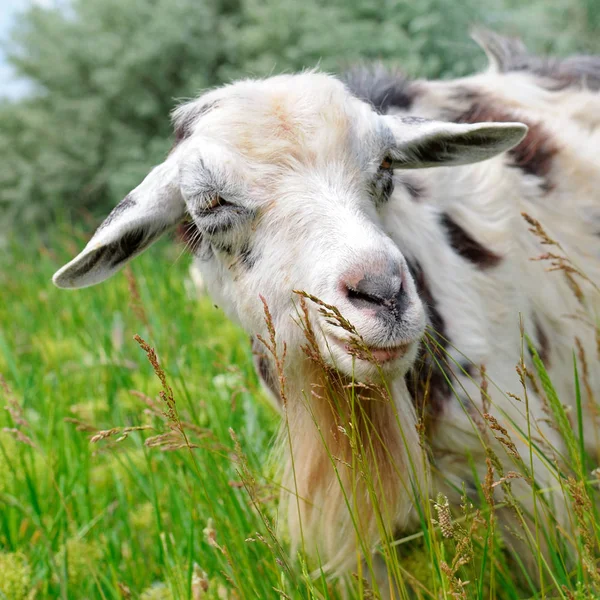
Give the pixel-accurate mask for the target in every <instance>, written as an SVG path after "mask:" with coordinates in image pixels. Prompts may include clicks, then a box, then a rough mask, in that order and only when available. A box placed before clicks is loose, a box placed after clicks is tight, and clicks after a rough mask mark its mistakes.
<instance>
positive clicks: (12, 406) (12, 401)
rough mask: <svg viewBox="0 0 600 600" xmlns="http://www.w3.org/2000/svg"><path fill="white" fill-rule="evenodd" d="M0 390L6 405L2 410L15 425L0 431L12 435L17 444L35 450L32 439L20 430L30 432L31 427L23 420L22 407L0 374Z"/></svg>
mask: <svg viewBox="0 0 600 600" xmlns="http://www.w3.org/2000/svg"><path fill="white" fill-rule="evenodd" d="M0 388H1V389H2V391H3V392H4V395H5V396H6V403H7V404H6V406H5V407H4V408H5V409H6V411H7V412H8V414H9V415H10V417H11V419H12V421H13V424H14V425H15V427H4V428H3V430H2V431H4V432H5V433H8V434H9V435H12V437H13V438H14V439H15V440H17V442H20V443H21V444H25V445H26V446H30V447H31V448H36V447H37V446H36V444H35V442H34V441H33V439H32V438H31V437H30V435H28V434H27V433H25V432H24V431H22V429H21V428H23V429H29V431H30V432H31V426H30V424H29V422H28V421H27V419H26V418H25V413H24V412H23V408H22V406H21V405H20V404H19V402H18V401H17V399H16V398H15V396H14V394H13V393H12V390H11V389H10V386H9V385H8V382H7V381H6V379H4V377H3V376H2V375H1V374H0Z"/></svg>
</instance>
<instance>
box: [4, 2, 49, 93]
mask: <svg viewBox="0 0 600 600" xmlns="http://www.w3.org/2000/svg"><path fill="white" fill-rule="evenodd" d="M33 4H37V5H40V6H52V5H53V4H54V1H53V0H0V97H9V98H19V97H21V96H23V95H24V94H26V93H27V91H28V90H29V85H28V83H27V82H26V81H22V80H19V79H18V78H17V77H16V75H15V73H14V72H13V70H12V68H11V66H10V65H9V64H8V62H7V60H6V49H7V48H6V46H7V39H8V34H9V32H10V29H11V27H12V25H13V24H14V22H15V18H16V16H17V15H18V14H19V12H21V11H24V10H26V9H27V8H28V7H29V6H31V5H33Z"/></svg>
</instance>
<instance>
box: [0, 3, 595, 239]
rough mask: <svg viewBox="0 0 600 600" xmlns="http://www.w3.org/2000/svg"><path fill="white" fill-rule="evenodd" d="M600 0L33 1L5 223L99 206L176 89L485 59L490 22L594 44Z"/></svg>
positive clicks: (148, 149)
mask: <svg viewBox="0 0 600 600" xmlns="http://www.w3.org/2000/svg"><path fill="white" fill-rule="evenodd" d="M596 4H597V3H596V2H595V0H559V1H558V2H553V3H549V2H546V1H545V0H536V1H535V2H533V3H527V4H522V3H520V2H516V1H515V0H503V1H502V2H500V3H498V2H496V1H494V2H492V0H484V1H483V2H482V1H480V0H463V1H462V2H460V3H451V2H448V0H421V1H419V2H412V1H410V0H366V1H365V0H351V1H350V0H329V1H328V2H324V1H323V0H306V1H303V2H297V1H296V0H175V1H174V0H131V1H129V0H128V1H127V2H122V1H120V0H102V1H98V0H72V2H70V3H69V4H67V5H66V6H65V5H60V8H49V9H48V8H40V7H39V6H34V7H32V8H30V9H29V10H27V11H26V12H25V13H24V14H23V15H22V17H21V19H20V21H19V23H18V25H17V27H16V28H15V30H14V32H13V34H12V39H11V42H10V44H8V46H7V47H8V50H9V52H10V56H11V60H12V63H13V65H14V66H15V68H16V70H17V72H18V73H19V74H20V75H22V76H24V77H26V78H28V79H29V80H30V81H31V82H32V83H33V85H34V90H35V92H34V94H33V96H32V97H29V98H26V99H24V100H22V101H20V102H16V103H9V102H4V103H3V104H0V162H1V163H2V165H3V168H2V169H0V210H1V211H2V214H3V219H2V223H1V224H0V227H7V226H13V227H18V228H20V230H21V231H26V230H28V228H29V226H30V225H31V224H42V225H43V224H45V223H46V222H47V221H48V219H49V218H50V217H51V216H52V215H54V214H56V213H58V214H61V215H62V214H64V213H65V212H67V213H76V214H78V215H80V214H81V213H82V211H92V212H94V213H96V212H106V211H107V210H108V208H109V207H112V206H113V205H114V204H116V203H117V202H118V200H120V199H121V198H122V197H123V196H124V195H125V194H126V193H127V192H128V191H129V190H130V189H131V188H132V187H134V186H135V185H137V183H139V181H140V180H141V179H142V177H143V176H144V175H145V174H146V173H147V171H148V169H149V167H150V166H151V165H153V164H156V163H157V162H159V161H160V160H162V158H163V157H164V155H165V153H166V152H167V150H168V148H169V145H170V135H171V132H170V125H169V119H168V115H169V112H170V111H171V109H172V108H173V107H174V106H175V104H176V100H177V99H181V98H185V97H191V96H194V95H196V94H197V93H198V92H199V91H200V90H201V89H204V88H206V87H209V86H212V85H215V84H219V83H223V82H226V81H229V80H230V79H232V78H237V77H244V76H249V75H252V76H264V75H269V74H271V73H274V72H282V71H288V72H289V71H294V70H298V69H301V68H304V67H313V66H315V65H317V64H319V65H320V66H321V67H322V68H323V69H326V70H332V71H339V70H340V69H343V68H345V67H347V66H348V65H350V64H353V63H356V62H357V61H362V60H382V61H383V62H385V63H387V64H391V65H397V66H399V67H400V68H402V69H403V70H404V71H406V72H407V73H409V74H411V75H413V76H419V77H438V76H441V75H462V74H465V73H467V72H469V71H471V70H472V69H473V68H474V67H476V66H481V65H482V64H483V57H482V54H481V52H480V51H478V50H477V48H476V47H475V45H474V44H473V43H472V42H471V41H470V40H469V38H468V30H469V27H470V26H471V25H472V24H474V23H486V24H488V25H490V26H492V27H495V28H496V29H499V30H503V31H506V32H508V33H518V34H520V35H522V37H523V38H524V39H525V40H527V41H528V42H530V43H531V45H532V48H533V49H535V50H543V51H550V52H558V53H566V52H573V51H576V50H580V51H592V52H593V51H596V52H597V51H599V50H600V42H599V41H598V40H599V39H600V36H598V35H597V31H598V25H599V24H600V10H598V9H597V7H596Z"/></svg>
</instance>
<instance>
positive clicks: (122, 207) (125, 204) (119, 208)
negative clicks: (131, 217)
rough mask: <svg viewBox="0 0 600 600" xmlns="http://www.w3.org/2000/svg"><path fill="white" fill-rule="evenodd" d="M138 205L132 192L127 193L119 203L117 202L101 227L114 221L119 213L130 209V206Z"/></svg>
mask: <svg viewBox="0 0 600 600" xmlns="http://www.w3.org/2000/svg"><path fill="white" fill-rule="evenodd" d="M135 205H136V201H135V199H134V197H133V196H132V195H131V194H127V196H125V198H123V200H121V202H119V204H117V205H116V206H115V207H114V208H113V209H112V210H111V211H110V213H109V214H108V216H107V217H106V219H104V221H103V222H102V224H101V225H100V227H99V229H103V228H104V227H106V226H107V225H109V224H110V223H112V222H113V221H114V220H115V219H116V218H117V217H118V216H119V215H121V214H123V213H124V212H126V211H128V210H129V209H130V208H133V207H134V206H135Z"/></svg>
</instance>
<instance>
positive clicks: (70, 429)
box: [0, 224, 600, 600]
mask: <svg viewBox="0 0 600 600" xmlns="http://www.w3.org/2000/svg"><path fill="white" fill-rule="evenodd" d="M89 230H90V231H91V230H92V226H91V224H90V226H89ZM85 240H86V234H84V233H80V230H79V229H76V230H75V231H74V230H73V228H71V227H68V226H64V225H63V226H61V227H60V228H59V230H58V231H57V232H55V233H54V234H52V235H50V236H49V237H47V238H45V239H43V240H42V238H40V237H37V236H36V235H35V234H32V236H31V239H29V240H28V242H27V244H24V243H22V242H21V243H17V242H15V243H9V245H8V246H7V247H6V248H4V250H3V251H2V253H1V255H0V375H1V377H2V378H1V379H0V405H1V406H3V407H4V406H6V410H2V411H1V412H0V598H4V599H7V600H24V599H34V598H35V599H45V598H60V599H64V600H66V599H72V598H74V599H84V598H94V599H95V598H98V599H117V598H136V599H137V598H140V599H142V600H159V599H161V600H163V599H164V600H166V599H177V600H179V599H192V600H198V599H199V598H219V599H229V598H231V599H233V598H236V599H246V598H248V599H251V598H252V599H254V598H259V599H262V598H265V599H268V598H282V599H287V598H293V599H300V598H303V599H304V598H306V599H308V598H318V599H325V598H341V597H342V596H343V594H344V593H346V594H347V595H348V597H351V598H354V597H356V598H361V599H362V598H364V599H367V598H379V597H382V596H381V594H383V592H384V590H378V589H377V585H376V583H373V582H371V583H370V582H369V578H368V576H367V573H364V572H362V568H361V565H360V561H358V562H357V567H356V569H355V573H354V574H353V575H352V576H351V577H349V579H348V580H347V581H345V582H335V581H334V582H329V581H326V580H325V578H324V577H319V576H318V574H317V576H316V577H315V576H314V573H312V572H311V571H312V569H314V567H315V565H314V564H312V565H310V564H308V563H307V562H306V561H305V559H304V557H303V556H302V555H300V556H290V555H289V553H288V547H287V542H286V539H285V533H284V534H283V535H279V534H278V533H277V531H276V529H277V527H276V525H277V501H278V495H279V489H278V484H277V469H276V468H275V464H274V461H273V460H272V459H271V458H270V450H271V448H272V444H273V439H274V436H275V434H276V431H277V426H278V421H279V417H278V415H277V412H276V411H275V409H274V408H273V407H272V405H271V404H270V402H269V400H268V399H267V397H266V396H265V394H264V392H263V391H262V390H261V388H260V385H259V384H258V382H257V378H256V375H255V373H254V369H253V366H252V354H251V350H250V343H249V340H248V338H247V336H246V335H245V334H244V333H243V332H242V331H241V330H240V329H238V328H237V327H236V326H234V325H232V324H231V323H230V322H229V321H228V320H227V319H226V317H225V315H224V314H223V312H222V311H221V310H220V309H219V308H218V307H215V306H214V305H213V304H212V302H211V301H210V300H209V299H208V298H206V297H202V298H198V297H197V293H196V291H195V289H194V287H193V285H192V282H191V280H190V278H189V274H188V268H189V263H190V257H189V256H188V255H186V254H185V253H183V252H182V248H181V246H179V245H177V244H175V243H174V242H173V241H169V240H165V241H164V242H161V243H159V244H157V245H156V246H155V247H153V248H152V249H151V250H150V251H148V252H147V253H145V254H144V255H143V256H142V257H140V258H138V259H137V260H135V261H134V262H133V264H132V266H131V267H128V268H127V269H126V270H125V271H124V272H123V273H121V274H119V275H118V276H117V277H115V278H113V279H111V280H110V281H108V282H106V283H104V284H103V285H101V286H97V287H94V288H89V289H84V290H80V291H77V292H65V291H60V290H58V289H56V288H54V287H53V285H52V283H51V276H52V273H53V272H54V271H55V270H56V268H57V267H58V266H60V265H62V264H64V262H66V261H67V260H68V259H69V258H70V257H72V256H74V255H75V254H76V253H77V251H78V250H79V249H80V248H81V247H82V246H83V245H84V242H85ZM134 336H139V337H137V338H136V339H134ZM517 360H518V357H516V361H517ZM538 371H539V372H538V375H540V377H541V378H542V379H543V377H544V372H543V366H542V365H541V364H538ZM161 379H162V380H161ZM546 383H547V384H548V385H551V384H550V383H549V382H546ZM575 384H579V378H578V376H577V372H576V371H575V372H574V385H575ZM549 389H550V388H549ZM553 411H554V414H553V417H554V418H556V419H557V421H558V426H559V427H561V423H560V421H561V418H562V419H563V420H564V417H565V415H564V414H563V413H561V408H560V404H559V403H558V404H556V406H554V405H553ZM565 422H568V421H565ZM561 433H563V435H565V436H566V437H567V438H568V439H567V447H569V448H573V449H574V450H573V454H571V455H570V456H569V457H567V460H570V465H568V466H570V467H571V469H572V470H571V471H569V469H568V467H565V470H564V474H562V475H561V478H562V479H561V480H562V481H563V482H564V486H565V489H566V490H567V492H568V493H569V494H570V495H571V496H572V497H573V498H574V500H575V502H574V508H573V509H572V510H573V514H572V520H573V523H574V524H575V531H576V535H575V537H574V538H573V539H568V536H567V534H565V533H564V532H562V531H558V530H557V529H556V528H552V530H545V529H544V527H543V526H542V525H541V523H537V524H536V529H535V530H533V531H527V530H526V528H525V526H523V527H524V529H523V537H527V538H528V539H531V540H533V545H534V547H535V546H536V540H537V541H538V542H539V540H540V539H542V538H545V540H546V541H547V542H548V543H549V545H550V547H551V551H550V554H549V555H546V556H544V555H542V553H541V552H539V550H538V555H537V562H538V565H539V573H540V581H538V582H533V581H531V580H530V579H528V577H527V576H526V575H525V574H524V573H520V570H521V569H520V560H519V557H518V556H511V553H510V552H509V551H507V549H506V547H505V546H504V544H503V542H502V540H501V538H500V536H499V533H501V532H500V531H499V530H498V525H497V522H496V520H495V518H494V514H495V511H496V510H498V509H500V508H501V507H496V506H493V502H491V501H490V497H489V496H490V493H489V492H490V489H491V487H492V486H493V485H503V486H509V485H510V481H508V480H509V479H510V477H511V476H510V475H509V474H505V477H504V480H499V481H497V482H494V481H487V482H481V484H480V490H479V492H480V498H481V503H480V509H478V508H477V507H474V506H473V505H471V504H470V503H469V502H467V501H466V500H465V503H464V507H463V510H462V513H461V514H459V515H454V516H451V515H450V513H449V511H448V509H447V506H446V504H445V499H444V498H443V497H438V498H437V499H435V501H430V500H429V499H423V503H422V512H421V529H420V531H416V532H415V533H413V534H411V535H407V536H406V537H404V538H402V539H400V540H399V541H397V542H391V541H389V540H388V541H387V542H385V543H384V548H383V554H384V556H386V559H385V560H386V562H388V568H390V569H391V571H392V572H393V573H394V577H395V579H396V585H397V589H396V591H395V593H396V594H397V596H396V597H398V598H422V599H427V600H429V599H436V600H437V599H438V598H444V599H454V598H465V599H466V598H469V599H471V598H473V599H475V598H477V599H483V598H490V599H491V598H502V599H504V598H506V599H513V598H519V597H536V598H548V599H550V598H563V599H565V600H571V599H577V600H584V599H588V598H595V597H598V596H597V595H596V594H597V591H598V590H599V589H600V588H598V583H599V581H598V579H599V576H598V570H597V559H598V554H597V548H598V539H599V538H600V527H599V525H598V524H599V522H600V521H599V520H598V515H597V511H596V508H595V505H594V503H595V500H596V499H595V494H596V491H595V485H594V484H595V481H596V480H595V477H594V476H593V475H592V474H591V471H592V468H593V466H594V464H593V462H592V461H591V460H590V458H589V457H586V456H585V455H584V454H583V451H581V454H578V452H579V448H580V446H579V445H578V444H577V443H576V442H575V440H574V437H573V433H572V431H567V430H562V429H561ZM561 468H562V467H561ZM571 472H572V473H574V476H573V475H571V474H570V473H571ZM498 477H499V476H498V475H497V474H496V479H498ZM532 493H534V494H538V493H539V490H536V489H534V488H532ZM391 548H393V549H394V550H393V552H390V549H391ZM569 554H570V555H571V558H570V559H569V558H568V556H569ZM383 597H385V596H383Z"/></svg>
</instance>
